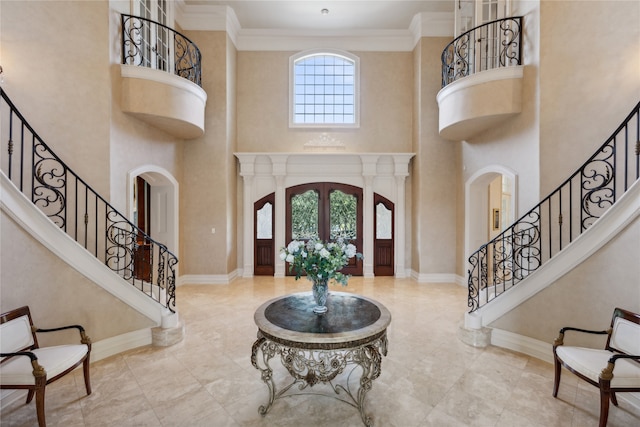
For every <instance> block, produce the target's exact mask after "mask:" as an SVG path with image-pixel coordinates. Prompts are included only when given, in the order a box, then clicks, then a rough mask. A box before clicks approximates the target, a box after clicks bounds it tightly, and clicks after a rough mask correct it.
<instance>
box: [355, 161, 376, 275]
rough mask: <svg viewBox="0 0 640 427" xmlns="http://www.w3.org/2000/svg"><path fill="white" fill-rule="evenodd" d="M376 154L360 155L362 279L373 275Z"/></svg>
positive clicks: (360, 249)
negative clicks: (361, 184)
mask: <svg viewBox="0 0 640 427" xmlns="http://www.w3.org/2000/svg"><path fill="white" fill-rule="evenodd" d="M379 158H380V156H379V155H377V154H361V155H360V159H361V161H362V177H363V181H364V187H363V188H362V215H363V218H362V228H363V230H362V231H361V233H362V246H363V247H362V248H358V250H359V251H361V252H362V255H363V256H364V259H363V269H362V275H363V276H364V277H374V274H373V263H374V255H373V244H374V240H373V238H374V236H373V225H374V224H373V221H374V214H373V181H374V179H375V177H376V174H377V173H378V171H377V164H378V159H379Z"/></svg>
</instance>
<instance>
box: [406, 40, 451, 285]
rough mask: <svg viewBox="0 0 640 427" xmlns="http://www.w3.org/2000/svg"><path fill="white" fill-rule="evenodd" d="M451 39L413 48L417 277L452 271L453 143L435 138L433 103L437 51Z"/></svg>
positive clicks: (438, 83) (438, 81)
mask: <svg viewBox="0 0 640 427" xmlns="http://www.w3.org/2000/svg"><path fill="white" fill-rule="evenodd" d="M450 41H451V40H450V39H448V38H435V37H425V38H422V40H421V41H420V43H419V44H418V45H417V46H416V49H414V55H415V56H416V58H418V60H417V64H416V71H417V73H418V74H417V75H416V79H417V80H418V84H417V85H416V86H417V89H418V90H419V91H418V92H417V96H418V97H419V100H418V102H416V106H417V108H418V112H417V114H416V117H417V120H418V123H417V125H416V127H415V129H416V131H417V132H418V135H417V138H416V139H415V141H416V144H415V145H414V150H416V153H417V154H416V157H415V158H414V160H413V168H412V172H413V173H414V176H413V177H412V183H413V193H412V197H413V201H412V202H413V210H412V212H413V215H414V218H413V226H414V233H413V234H412V236H413V239H414V241H413V242H412V254H413V259H412V268H413V269H414V271H417V272H419V273H421V274H452V273H454V272H456V270H457V269H456V242H457V230H458V227H457V223H456V222H457V219H458V215H457V211H456V210H457V201H458V193H457V192H458V188H459V185H458V173H457V171H458V169H459V164H458V157H457V155H456V152H457V145H458V144H459V143H457V142H452V141H447V140H445V139H443V138H441V137H440V136H439V134H438V104H437V101H436V95H437V93H438V91H439V90H440V88H441V75H442V74H441V63H440V61H436V60H434V58H440V55H441V54H442V50H443V49H444V48H445V46H446V45H447V44H448V43H449V42H450Z"/></svg>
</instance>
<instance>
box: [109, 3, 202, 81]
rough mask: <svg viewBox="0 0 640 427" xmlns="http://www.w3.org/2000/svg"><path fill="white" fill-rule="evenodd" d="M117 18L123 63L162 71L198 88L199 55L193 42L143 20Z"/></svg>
mask: <svg viewBox="0 0 640 427" xmlns="http://www.w3.org/2000/svg"><path fill="white" fill-rule="evenodd" d="M121 18H122V19H121V24H122V63H123V64H126V65H137V66H140V67H147V68H153V69H155V70H161V71H166V72H168V73H173V74H175V75H177V76H180V77H184V78H185V79H187V80H190V81H192V82H193V83H195V84H197V85H198V86H202V63H201V62H202V55H201V54H200V49H198V46H196V44H195V43H194V42H192V41H191V40H189V38H187V37H186V36H184V35H182V34H180V33H179V32H177V31H175V30H174V29H172V28H170V27H167V26H166V25H164V24H161V23H159V22H156V21H152V20H150V19H147V18H141V17H138V16H132V15H126V14H122V16H121Z"/></svg>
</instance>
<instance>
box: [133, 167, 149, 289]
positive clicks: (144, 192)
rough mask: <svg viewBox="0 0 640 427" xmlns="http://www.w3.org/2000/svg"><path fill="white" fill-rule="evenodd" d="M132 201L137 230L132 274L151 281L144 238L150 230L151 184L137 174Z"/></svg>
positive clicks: (146, 245)
mask: <svg viewBox="0 0 640 427" xmlns="http://www.w3.org/2000/svg"><path fill="white" fill-rule="evenodd" d="M134 201H135V206H136V208H135V213H134V217H135V218H134V219H135V222H136V226H137V227H138V230H139V232H138V233H136V243H135V245H134V248H133V276H134V277H135V278H136V279H138V280H144V281H145V282H151V262H152V259H151V243H150V242H149V241H148V239H147V238H146V236H148V235H149V232H150V230H151V186H150V185H149V183H148V182H147V181H145V180H144V179H143V178H141V177H139V176H138V177H136V186H135V190H134ZM145 235H146V236H145Z"/></svg>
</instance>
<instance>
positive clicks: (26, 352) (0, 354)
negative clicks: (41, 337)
mask: <svg viewBox="0 0 640 427" xmlns="http://www.w3.org/2000/svg"><path fill="white" fill-rule="evenodd" d="M13 356H28V357H29V359H31V361H32V362H33V361H34V360H38V357H37V356H36V355H35V354H33V353H32V352H30V351H17V352H15V353H0V357H13Z"/></svg>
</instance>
